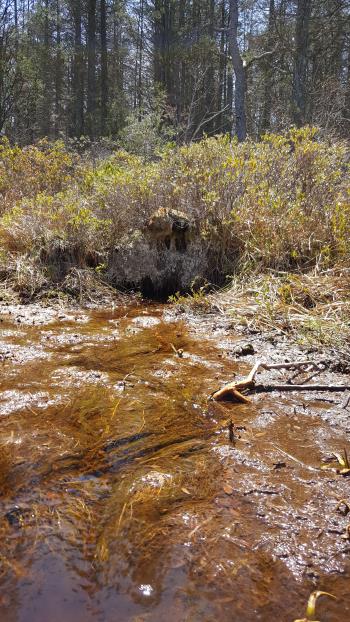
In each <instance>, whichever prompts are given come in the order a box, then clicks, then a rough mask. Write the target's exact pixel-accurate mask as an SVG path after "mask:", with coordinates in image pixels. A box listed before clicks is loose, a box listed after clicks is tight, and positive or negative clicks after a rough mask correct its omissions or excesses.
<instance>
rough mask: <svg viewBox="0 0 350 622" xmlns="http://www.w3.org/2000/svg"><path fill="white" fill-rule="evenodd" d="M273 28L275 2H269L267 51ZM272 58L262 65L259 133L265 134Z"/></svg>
mask: <svg viewBox="0 0 350 622" xmlns="http://www.w3.org/2000/svg"><path fill="white" fill-rule="evenodd" d="M274 27H275V0H270V6H269V23H268V33H267V49H269V50H270V49H272V46H273V39H274ZM272 60H273V57H270V58H269V59H267V60H266V61H265V63H264V67H263V69H264V74H265V75H264V101H263V111H262V116H261V125H260V133H263V132H266V131H267V130H269V129H270V128H271V108H272V88H273V64H272Z"/></svg>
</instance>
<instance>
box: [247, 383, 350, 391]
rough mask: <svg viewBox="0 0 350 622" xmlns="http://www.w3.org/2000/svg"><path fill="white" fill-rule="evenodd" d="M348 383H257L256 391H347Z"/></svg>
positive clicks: (349, 387)
mask: <svg viewBox="0 0 350 622" xmlns="http://www.w3.org/2000/svg"><path fill="white" fill-rule="evenodd" d="M349 389H350V386H349V385H343V384H259V385H256V387H255V391H256V392H257V393H264V392H269V391H348V390H349Z"/></svg>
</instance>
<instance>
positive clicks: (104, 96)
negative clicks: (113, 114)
mask: <svg viewBox="0 0 350 622" xmlns="http://www.w3.org/2000/svg"><path fill="white" fill-rule="evenodd" d="M100 18H101V136H105V135H106V131H107V115H108V56H107V14H106V0H100Z"/></svg>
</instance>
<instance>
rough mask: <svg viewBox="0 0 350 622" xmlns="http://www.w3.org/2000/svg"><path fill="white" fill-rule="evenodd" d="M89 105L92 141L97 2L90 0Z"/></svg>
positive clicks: (94, 126) (88, 24)
mask: <svg viewBox="0 0 350 622" xmlns="http://www.w3.org/2000/svg"><path fill="white" fill-rule="evenodd" d="M87 56H88V70H87V78H88V83H87V105H86V128H87V132H88V135H89V137H90V138H91V140H94V139H95V137H96V136H95V132H96V123H95V116H96V0H88V23H87Z"/></svg>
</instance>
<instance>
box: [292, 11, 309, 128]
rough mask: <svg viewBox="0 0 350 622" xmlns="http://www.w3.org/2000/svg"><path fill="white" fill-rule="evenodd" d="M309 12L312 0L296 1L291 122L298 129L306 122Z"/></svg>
mask: <svg viewBox="0 0 350 622" xmlns="http://www.w3.org/2000/svg"><path fill="white" fill-rule="evenodd" d="M311 10H312V0H298V4H297V16H296V24H295V56H294V75H293V110H292V116H293V121H294V123H295V124H296V125H297V126H298V127H300V126H302V125H303V124H304V123H305V122H306V79H307V64H308V49H309V30H310V17H311Z"/></svg>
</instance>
